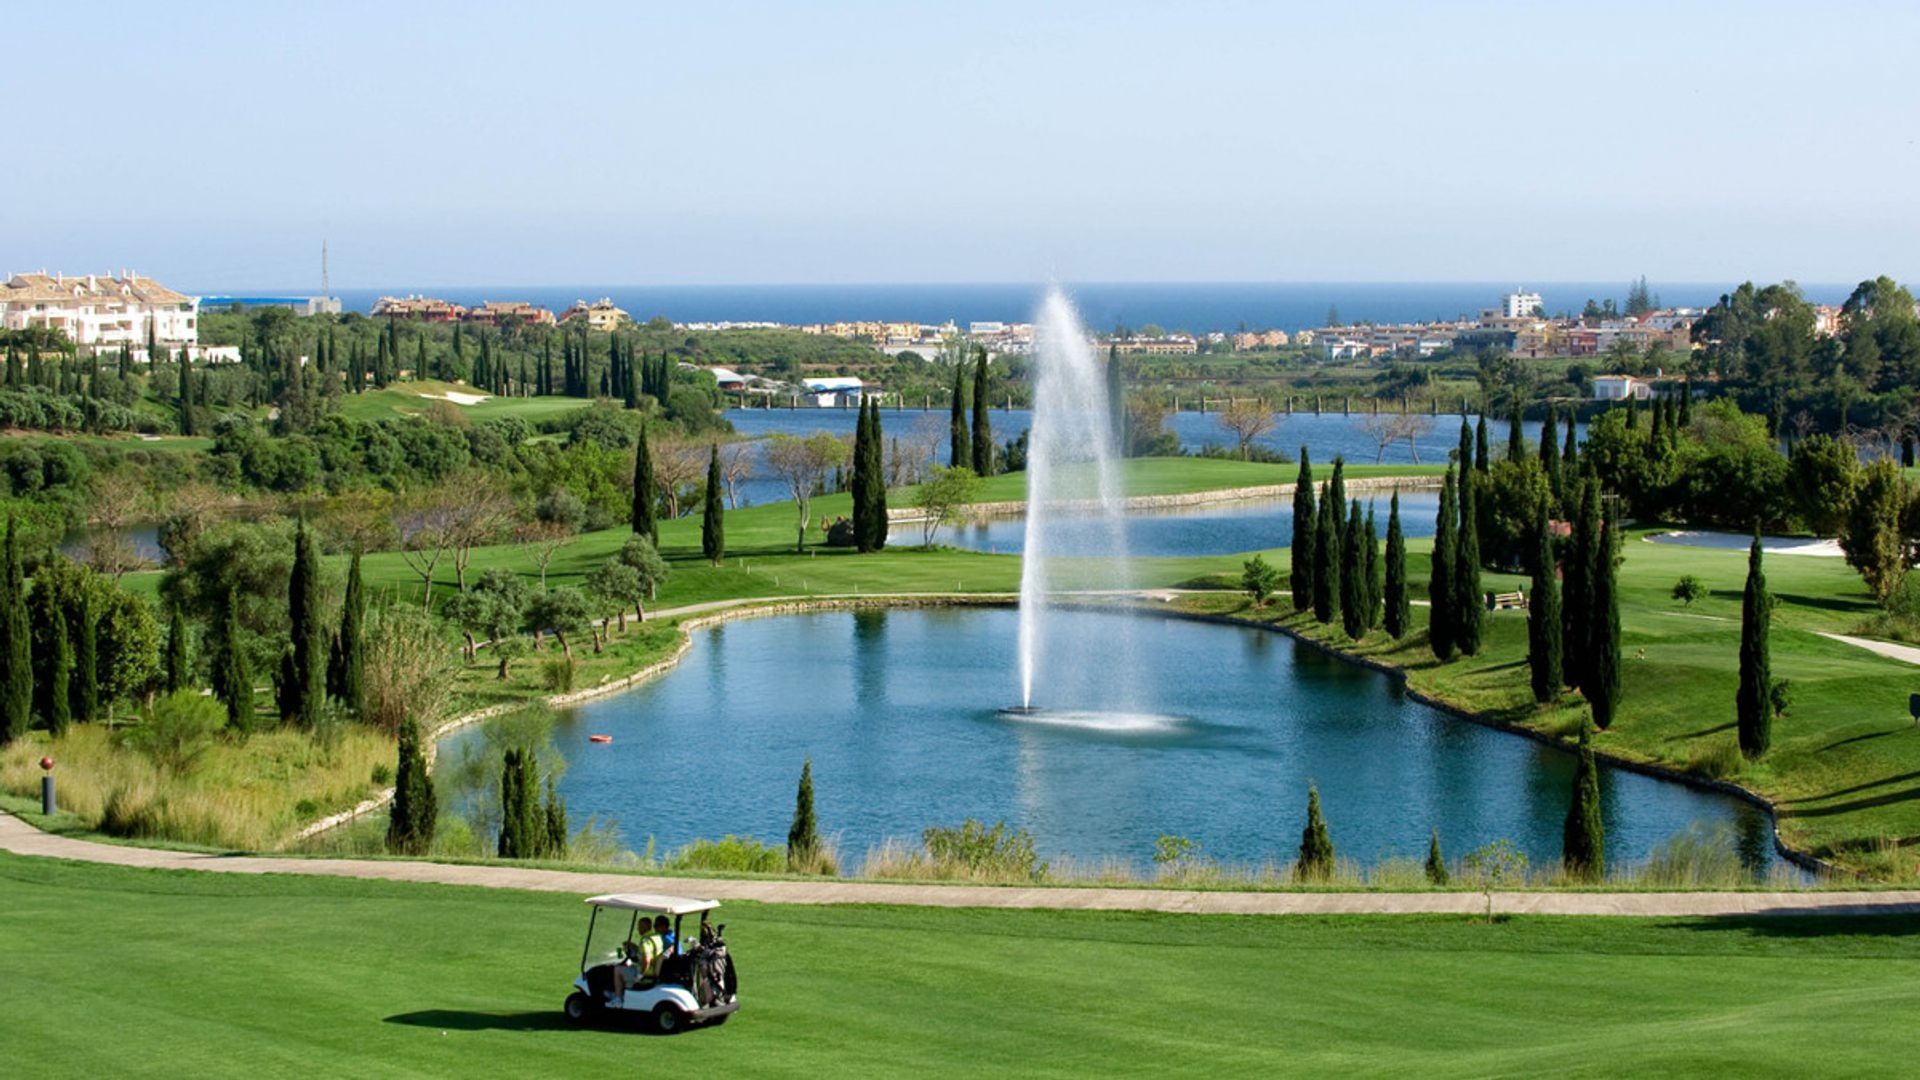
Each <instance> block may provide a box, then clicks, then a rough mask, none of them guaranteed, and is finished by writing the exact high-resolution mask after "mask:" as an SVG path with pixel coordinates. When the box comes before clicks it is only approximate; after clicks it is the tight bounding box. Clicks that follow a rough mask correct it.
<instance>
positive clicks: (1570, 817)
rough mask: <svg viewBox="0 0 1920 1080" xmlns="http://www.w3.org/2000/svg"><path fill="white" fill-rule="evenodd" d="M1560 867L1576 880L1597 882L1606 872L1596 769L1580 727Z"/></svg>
mask: <svg viewBox="0 0 1920 1080" xmlns="http://www.w3.org/2000/svg"><path fill="white" fill-rule="evenodd" d="M1560 865H1561V866H1562V867H1564V868H1565V869H1566V872H1567V876H1569V877H1571V878H1574V879H1575V880H1577V881H1598V880H1600V879H1601V878H1603V877H1605V876H1606V873H1607V827H1606V824H1605V823H1604V822H1603V821H1602V820H1601V817H1600V770H1599V769H1598V768H1596V767H1595V766H1594V762H1593V746H1592V744H1591V743H1590V742H1589V741H1588V737H1587V725H1585V724H1584V723H1583V724H1581V725H1580V751H1579V763H1578V764H1577V765H1575V766H1574V770H1573V798H1572V800H1571V801H1570V803H1569V804H1568V806H1567V820H1566V825H1565V826H1564V828H1563V829H1562V830H1561V841H1560Z"/></svg>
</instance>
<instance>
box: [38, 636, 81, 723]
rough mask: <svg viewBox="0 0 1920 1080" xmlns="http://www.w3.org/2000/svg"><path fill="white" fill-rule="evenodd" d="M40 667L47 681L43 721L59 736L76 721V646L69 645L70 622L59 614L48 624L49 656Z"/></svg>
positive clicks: (42, 708)
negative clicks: (73, 689) (73, 690)
mask: <svg viewBox="0 0 1920 1080" xmlns="http://www.w3.org/2000/svg"><path fill="white" fill-rule="evenodd" d="M39 667H40V671H41V673H42V674H44V675H45V676H46V677H47V686H46V694H45V696H44V699H43V700H42V702H41V710H42V712H41V717H40V718H41V719H42V720H44V721H46V725H47V730H49V731H51V732H53V733H54V735H56V736H57V735H59V734H61V733H62V732H64V731H66V730H67V725H68V724H70V723H71V722H72V720H73V700H72V696H71V695H72V683H73V646H72V644H70V643H69V642H68V641H67V620H66V619H64V618H61V617H60V616H59V614H58V613H57V612H56V613H55V615H54V617H53V618H51V619H48V620H47V645H46V655H45V656H42V657H40V658H39Z"/></svg>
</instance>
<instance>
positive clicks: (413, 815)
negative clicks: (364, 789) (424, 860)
mask: <svg viewBox="0 0 1920 1080" xmlns="http://www.w3.org/2000/svg"><path fill="white" fill-rule="evenodd" d="M439 817H440V806H439V801H438V799H437V798H436V797H435V795H434V790H433V778H432V777H430V776H428V775H427V759H426V755H424V754H422V753H421V752H420V728H419V726H418V725H416V724H415V723H414V721H413V720H412V718H408V719H407V720H406V721H405V722H404V723H402V724H401V726H400V747H399V755H398V760H397V761H396V762H395V767H394V771H393V808H392V810H391V811H390V812H389V815H388V817H387V850H388V851H390V852H392V853H394V854H396V855H425V854H426V853H427V852H428V851H429V850H431V849H432V847H433V833H434V828H435V826H436V824H437V823H438V821H439Z"/></svg>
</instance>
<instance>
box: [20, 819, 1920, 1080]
mask: <svg viewBox="0 0 1920 1080" xmlns="http://www.w3.org/2000/svg"><path fill="white" fill-rule="evenodd" d="M722 917H723V918H724V919H725V921H727V922H728V923H729V924H730V927H729V931H728V935H727V936H728V940H729V942H730V944H731V945H732V949H733V951H734V953H735V954H736V956H737V958H738V962H739V964H740V968H741V979H742V986H741V1000H742V1002H743V1006H742V1010H741V1012H740V1014H739V1015H738V1016H736V1017H734V1018H733V1021H732V1022H731V1023H730V1024H729V1025H728V1026H726V1027H724V1028H718V1029H710V1030H701V1031H694V1032H692V1033H690V1034H686V1035H682V1036H677V1037H673V1038H660V1037H656V1036H653V1035H651V1034H649V1033H647V1032H645V1031H644V1029H640V1028H618V1027H615V1028H602V1029H593V1030H574V1029H570V1028H568V1027H566V1026H565V1025H564V1023H563V1022H562V1021H561V1019H560V1015H559V1011H558V1006H559V1003H560V1000H561V998H562V997H563V996H564V993H565V990H566V987H567V982H568V981H569V979H570V978H571V976H572V973H573V972H574V970H576V969H575V967H574V965H575V963H576V962H577V960H578V958H579V949H580V941H581V934H582V933H583V930H584V926H585V908H584V906H583V905H582V904H580V903H579V901H578V900H577V899H576V898H572V897H567V896H559V895H550V894H544V895H543V894H532V893H519V892H510V891H501V890H491V889H468V888H456V887H448V886H428V885H407V884H394V883H382V882H360V881H342V880H332V879H326V880H313V879H294V878H284V877H272V876H265V877H241V876H229V875H195V874H191V873H182V872H166V871H150V870H129V869H122V868H112V867H102V866H87V865H81V864H74V863H66V862H59V861H53V860H37V859H24V858H20V857H16V856H11V855H7V856H0V940H4V941H5V942H6V943H7V945H6V947H5V948H4V949H3V950H0V1008H5V1009H6V1011H7V1012H8V1014H9V1015H12V1016H14V1017H18V1018H21V1026H19V1027H16V1028H15V1030H16V1032H19V1033H21V1034H23V1035H30V1040H31V1041H30V1044H28V1043H16V1045H15V1048H14V1049H13V1050H11V1051H10V1060H12V1061H14V1062H15V1063H17V1064H19V1065H22V1066H24V1067H25V1068H26V1070H27V1071H30V1072H31V1074H32V1075H46V1076H83V1075H85V1076H97V1075H101V1074H103V1073H114V1072H121V1071H125V1069H126V1067H127V1065H128V1064H129V1062H132V1063H134V1065H135V1070H136V1071H138V1068H139V1064H140V1063H142V1062H144V1063H149V1064H151V1063H154V1062H165V1063H166V1071H167V1072H168V1073H170V1074H173V1075H195V1076H224V1075H255V1076H257V1075H286V1074H307V1075H330V1076H342V1075H374V1074H381V1075H388V1074H393V1075H436V1076H454V1075H468V1076H471V1075H515V1076H583V1075H596V1074H599V1075H618V1074H621V1073H623V1072H625V1071H627V1070H632V1069H636V1068H637V1069H640V1070H641V1071H642V1074H643V1075H665V1074H667V1073H668V1072H669V1071H677V1073H678V1074H679V1075H686V1076H712V1075H727V1074H732V1075H751V1076H759V1075H783V1076H809V1075H855V1074H859V1075H904V1074H917V1075H929V1074H938V1075H958V1074H1006V1073H1013V1072H1017V1073H1020V1074H1022V1075H1066V1074H1084V1073H1099V1074H1104V1075H1162V1074H1166V1073H1169V1072H1172V1073H1192V1074H1198V1073H1207V1074H1212V1075H1235V1074H1240V1075H1244V1074H1251V1073H1264V1074H1278V1073H1284V1074H1292V1075H1312V1074H1324V1073H1327V1072H1329V1071H1335V1070H1337V1071H1340V1072H1343V1073H1376V1074H1389V1073H1390V1074H1399V1075H1421V1076H1476V1075H1488V1074H1513V1075H1520V1074H1529V1075H1537V1074H1541V1073H1546V1072H1553V1073H1556V1074H1573V1075H1600V1074H1603V1073H1605V1074H1612V1075H1622V1074H1626V1075H1631V1074H1634V1073H1645V1072H1663V1071H1668V1072H1685V1073H1688V1074H1719V1075H1743V1076H1751V1075H1755V1074H1767V1073H1787V1072H1791V1073H1793V1074H1796V1075H1803V1076H1816V1075H1831V1076H1861V1075H1899V1074H1901V1073H1903V1072H1905V1071H1906V1067H1907V1064H1908V1062H1910V1061H1911V1060H1912V1057H1913V1055H1914V1053H1915V1052H1917V1051H1920V1034H1916V1033H1915V1032H1914V1030H1913V1029H1912V1026H1911V1025H1908V1024H1904V1023H1902V1022H1900V1020H1901V1018H1903V1017H1904V1016H1906V1015H1908V1014H1909V1013H1910V1012H1911V1010H1912V1009H1913V1008H1914V1007H1915V1006H1916V1005H1920V936H1917V935H1916V931H1920V921H1916V920H1911V919H1903V920H1895V919H1885V918H1864V919H1836V918H1827V919H1794V918H1774V919H1745V920H1717V921H1715V920H1655V919H1644V920H1642V919H1601V918H1582V919H1572V918H1547V917H1516V918H1512V919H1506V920H1503V921H1500V922H1498V923H1496V924H1494V925H1487V924H1485V923H1483V922H1480V921H1479V920H1477V919H1474V918H1470V917H1464V916H1408V917H1397V918H1396V917H1368V916H1328V917H1228V916H1185V915H1147V914H1132V913H1106V914H1094V913H1072V912H1057V913H1050V912H1033V911H1012V912H1008V911H995V912H988V911H980V910H969V909H961V910H926V909H905V908H887V907H834V908H815V907H786V906H780V907H771V906H764V905H754V904H747V903H737V904H728V905H727V906H726V907H725V908H723V909H722ZM1521 1002H1524V1003H1525V1004H1526V1007H1525V1008H1516V1007H1515V1006H1516V1004H1517V1003H1521ZM27 1018H30V1020H28V1019H27Z"/></svg>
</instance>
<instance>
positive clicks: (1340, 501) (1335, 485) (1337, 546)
mask: <svg viewBox="0 0 1920 1080" xmlns="http://www.w3.org/2000/svg"><path fill="white" fill-rule="evenodd" d="M1324 494H1325V496H1326V498H1329V499H1332V500H1333V545H1334V546H1333V553H1332V559H1333V561H1334V562H1336V563H1337V562H1339V561H1340V553H1341V552H1342V551H1345V550H1346V547H1347V462H1346V459H1345V458H1343V457H1340V456H1339V455H1337V454H1336V455H1335V456H1334V459H1333V478H1332V479H1331V480H1329V481H1328V482H1327V490H1326V492H1325V493H1324ZM1333 602H1334V603H1336V604H1337V603H1339V602H1340V586H1339V585H1337V584H1336V585H1335V586H1334V587H1333Z"/></svg>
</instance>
